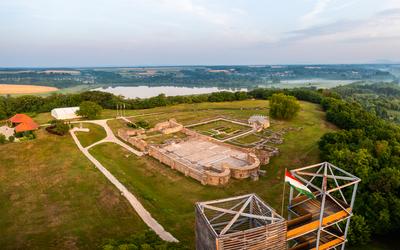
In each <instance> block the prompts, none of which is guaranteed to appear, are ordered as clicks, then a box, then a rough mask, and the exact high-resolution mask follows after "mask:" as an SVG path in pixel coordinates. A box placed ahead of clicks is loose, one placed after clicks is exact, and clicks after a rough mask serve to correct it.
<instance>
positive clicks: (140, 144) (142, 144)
mask: <svg viewBox="0 0 400 250" xmlns="http://www.w3.org/2000/svg"><path fill="white" fill-rule="evenodd" d="M132 131H136V130H128V129H118V132H117V134H118V137H120V138H121V139H122V140H124V141H126V142H128V143H130V144H132V145H133V146H134V147H136V148H137V149H139V150H140V151H142V152H144V151H146V150H147V148H148V144H147V142H146V141H144V140H142V139H140V138H138V137H131V136H130V135H131V134H135V135H137V131H136V132H132Z"/></svg>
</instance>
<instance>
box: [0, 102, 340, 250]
mask: <svg viewBox="0 0 400 250" xmlns="http://www.w3.org/2000/svg"><path fill="white" fill-rule="evenodd" d="M112 112H115V111H109V110H105V111H104V112H103V116H104V117H106V116H108V115H110V116H112ZM127 113H129V114H130V115H141V116H140V117H133V118H132V120H133V121H135V120H136V121H137V120H139V119H144V120H147V121H149V122H150V123H151V124H153V125H154V124H155V123H157V122H160V121H165V120H167V119H168V118H176V119H177V120H178V122H181V123H183V124H185V125H187V124H193V123H195V122H199V121H202V120H205V119H210V118H213V117H218V116H220V115H224V116H227V117H232V118H236V119H247V118H248V117H249V116H251V115H253V114H263V115H267V114H268V101H259V100H257V101H250V100H248V101H241V102H224V103H202V104H182V105H176V106H169V107H161V108H155V109H147V110H134V111H129V112H128V111H127ZM153 113H157V115H152V114H153ZM47 114H48V113H45V114H40V115H38V116H37V117H40V119H41V120H43V121H45V120H46V119H47V118H48V116H47ZM142 115H145V116H142ZM108 124H109V125H110V127H112V129H113V131H116V130H117V129H118V128H121V127H124V126H125V127H126V125H124V123H123V122H121V121H117V120H110V121H108ZM89 126H90V127H91V132H89V133H83V132H82V133H79V135H78V137H79V140H80V141H81V143H82V144H84V145H85V146H88V145H90V144H91V143H93V142H95V141H97V140H100V139H102V138H103V137H104V136H105V132H104V130H102V128H101V127H98V126H97V125H93V126H92V125H91V124H90V125H89ZM285 127H302V128H303V129H302V130H301V131H291V132H288V133H287V134H286V135H285V136H284V139H285V142H284V144H282V145H279V146H278V147H279V148H280V150H281V153H280V156H279V157H275V158H272V159H271V163H270V164H269V165H267V166H262V169H264V170H266V171H267V174H266V176H263V177H261V178H260V180H259V181H257V182H252V181H250V180H242V181H237V180H232V181H231V182H230V183H229V184H228V185H227V186H226V187H210V186H202V185H201V184H200V183H199V182H197V181H195V180H193V179H191V178H189V177H185V176H184V175H182V174H180V173H179V172H177V171H174V170H171V169H170V168H168V167H166V166H164V165H162V164H160V163H159V162H158V161H156V160H154V159H152V158H150V157H142V158H138V157H136V156H135V155H132V154H131V153H129V152H127V151H126V150H125V149H123V148H121V147H120V146H118V145H116V144H111V143H106V144H100V145H97V146H95V147H94V148H92V149H91V150H90V152H91V153H92V154H93V155H94V156H95V157H96V158H97V159H98V160H99V161H100V162H101V163H103V164H104V165H105V166H106V167H107V168H108V169H109V170H110V171H111V172H112V173H113V174H114V175H115V176H116V177H117V178H118V179H119V180H120V181H121V182H122V183H124V184H125V185H126V186H127V187H128V188H129V189H130V190H131V191H132V192H133V193H134V194H135V195H137V196H138V198H139V199H140V200H141V201H142V202H143V205H144V206H145V207H146V208H147V209H148V210H149V211H150V212H151V214H152V215H153V216H154V217H155V218H156V219H157V220H159V222H160V223H161V224H162V225H163V226H165V228H166V229H167V230H168V231H171V232H172V233H173V235H174V236H176V237H177V238H178V239H179V240H181V241H183V242H184V243H185V244H188V245H189V246H192V247H193V244H194V243H193V241H194V237H195V235H194V204H195V202H196V201H202V200H210V199H215V198H222V197H228V196H232V195H239V194H245V193H253V192H254V193H257V194H258V195H260V196H261V197H262V198H263V199H264V200H265V201H267V203H269V204H270V205H271V206H273V207H274V208H276V209H277V210H279V208H280V205H281V204H280V201H281V192H282V177H283V176H282V175H283V170H284V168H285V167H287V168H296V167H301V166H304V165H308V164H313V163H316V162H319V151H318V146H317V142H318V140H319V138H320V137H321V136H322V135H323V134H324V133H326V132H328V131H332V130H334V129H335V128H334V126H332V125H330V124H329V123H327V122H326V121H325V114H324V112H322V110H321V108H320V107H319V106H318V105H315V104H311V103H306V102H301V111H300V113H299V115H298V117H296V118H295V119H294V120H292V121H288V122H287V121H276V120H271V129H272V130H280V129H282V128H285ZM9 152H13V153H12V154H10V153H9ZM0 159H1V162H7V164H6V165H5V166H3V165H4V164H2V165H1V166H0V190H1V192H0V218H1V220H0V245H1V246H5V247H3V248H22V249H24V248H25V249H26V248H37V249H45V248H68V249H73V248H83V249H89V248H90V249H92V248H95V247H97V246H98V245H99V244H100V243H101V241H102V239H104V238H108V237H113V238H121V237H125V236H127V235H129V234H131V233H134V232H137V231H139V230H143V229H144V228H145V226H144V225H143V223H142V222H141V221H140V220H139V218H138V217H137V215H136V213H135V212H134V211H133V209H132V208H131V207H130V206H129V205H128V204H127V202H126V200H125V199H124V198H123V197H121V196H120V195H119V193H118V192H117V191H116V190H115V188H114V187H113V186H112V185H111V184H110V183H109V182H108V181H107V180H106V179H105V178H104V177H103V176H102V175H101V173H100V172H99V171H98V170H96V169H95V168H93V166H92V165H91V163H90V162H88V160H87V159H86V158H85V157H84V156H83V155H82V154H81V153H80V151H79V150H78V149H77V147H76V145H74V143H73V141H72V139H71V138H70V136H65V137H59V136H53V135H49V134H47V133H45V132H44V131H39V132H38V139H36V140H33V141H28V142H23V143H13V144H7V145H3V146H0Z"/></svg>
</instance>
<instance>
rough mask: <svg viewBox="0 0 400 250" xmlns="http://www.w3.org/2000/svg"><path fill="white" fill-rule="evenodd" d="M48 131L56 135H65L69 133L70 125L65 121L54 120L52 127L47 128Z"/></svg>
mask: <svg viewBox="0 0 400 250" xmlns="http://www.w3.org/2000/svg"><path fill="white" fill-rule="evenodd" d="M46 131H47V132H49V133H51V134H55V135H65V134H66V133H68V131H69V125H68V124H66V123H65V122H64V121H58V120H53V121H51V126H49V127H47V128H46Z"/></svg>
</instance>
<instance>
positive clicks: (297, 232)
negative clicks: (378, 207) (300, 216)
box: [287, 208, 350, 240]
mask: <svg viewBox="0 0 400 250" xmlns="http://www.w3.org/2000/svg"><path fill="white" fill-rule="evenodd" d="M348 212H350V208H348V210H347V211H339V212H337V213H335V214H332V215H329V216H327V217H324V218H323V220H322V225H323V226H327V225H330V224H332V223H333V222H336V221H339V220H341V219H344V218H346V217H347V216H348ZM318 227H319V221H318V220H315V221H312V222H310V223H307V224H305V225H302V226H299V227H296V228H294V229H291V230H288V232H287V240H291V239H294V238H297V237H299V236H301V235H304V234H307V233H310V232H312V231H314V230H316V229H317V228H318Z"/></svg>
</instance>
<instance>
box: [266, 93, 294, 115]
mask: <svg viewBox="0 0 400 250" xmlns="http://www.w3.org/2000/svg"><path fill="white" fill-rule="evenodd" d="M269 103H270V111H269V114H270V116H271V117H273V118H277V119H284V120H289V119H292V118H293V117H295V116H296V115H297V113H298V112H299V110H300V104H299V102H298V101H297V99H296V97H293V96H288V95H285V94H282V93H280V94H273V95H272V96H271V99H270V102H269Z"/></svg>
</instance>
